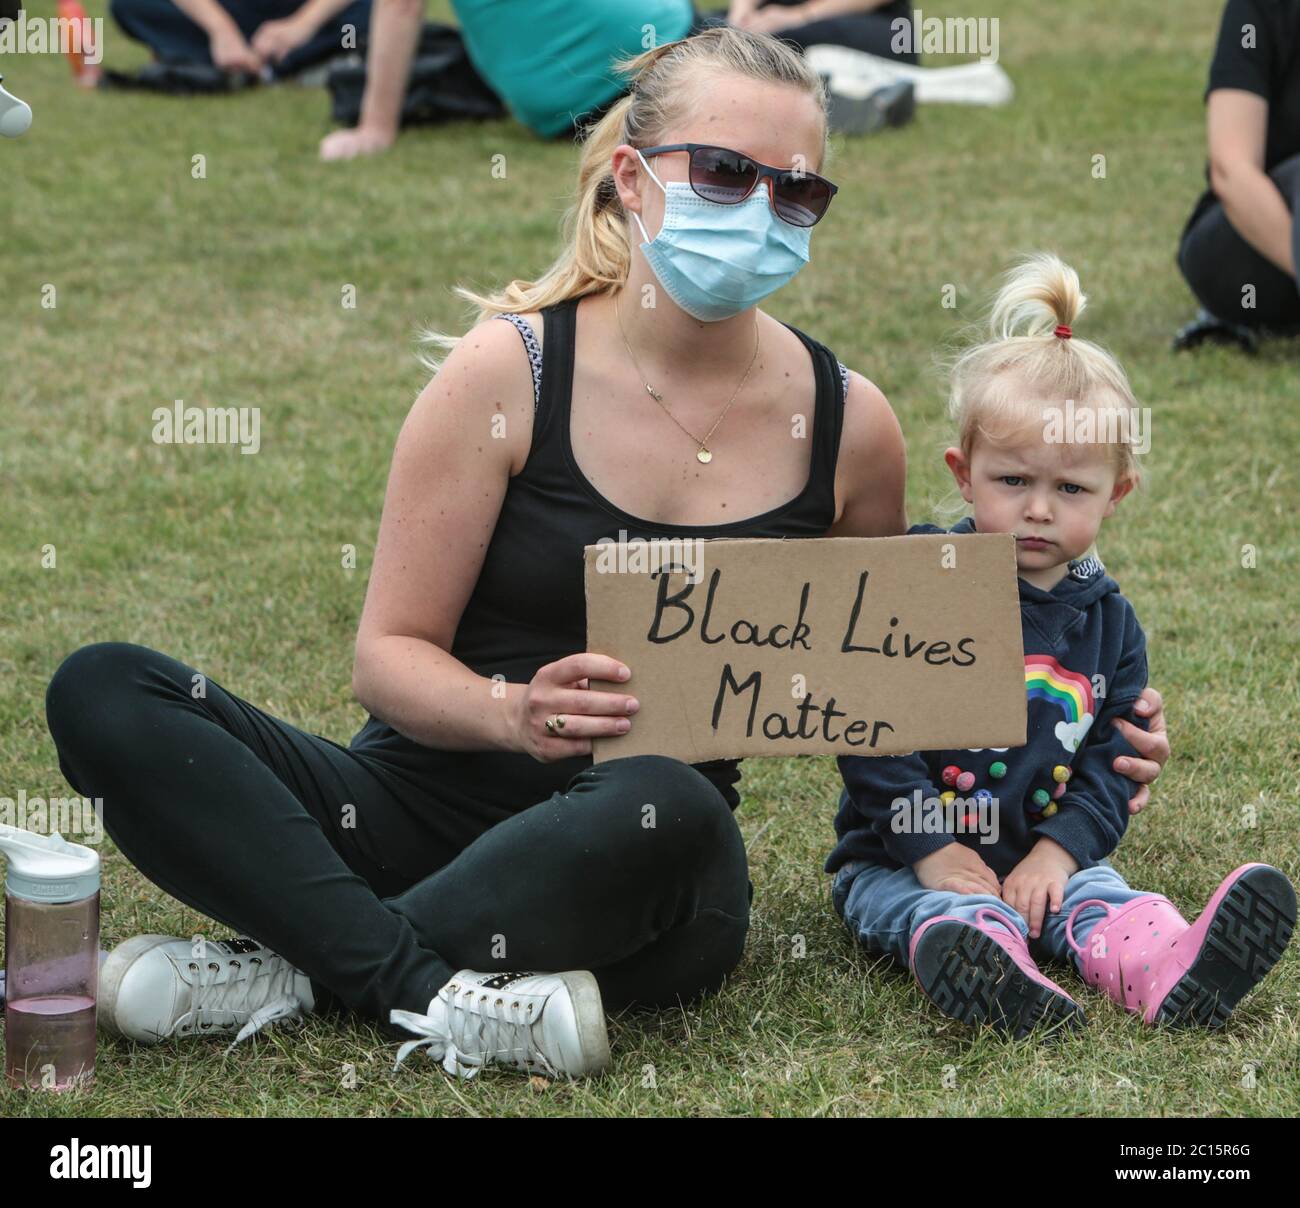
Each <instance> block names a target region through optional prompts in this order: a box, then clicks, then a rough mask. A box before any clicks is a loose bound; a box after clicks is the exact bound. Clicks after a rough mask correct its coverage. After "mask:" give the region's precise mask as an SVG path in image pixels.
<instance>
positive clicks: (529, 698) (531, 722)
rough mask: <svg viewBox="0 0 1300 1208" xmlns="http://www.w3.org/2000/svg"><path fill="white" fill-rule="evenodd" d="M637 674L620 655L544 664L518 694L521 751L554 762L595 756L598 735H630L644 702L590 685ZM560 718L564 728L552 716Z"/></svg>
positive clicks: (574, 657) (516, 716)
mask: <svg viewBox="0 0 1300 1208" xmlns="http://www.w3.org/2000/svg"><path fill="white" fill-rule="evenodd" d="M631 674H632V673H631V671H629V670H628V668H627V667H626V666H624V665H623V664H622V663H620V662H619V661H618V659H614V658H610V657H609V656H608V655H604V654H586V653H584V654H571V655H568V656H567V657H566V658H562V659H559V660H557V661H556V662H554V663H547V664H546V666H545V667H540V668H538V671H537V674H536V675H534V676H533V678H532V682H531V683H529V684H528V685H527V686H526V687H525V688H524V690H523V692H521V693H519V694H518V695H517V697H516V701H515V712H514V717H513V725H512V731H513V733H514V736H515V739H516V743H515V745H516V749H518V750H520V751H526V752H527V753H528V754H529V755H531V756H532V757H533V758H534V759H536V760H538V761H539V762H541V763H554V762H555V761H556V760H559V759H569V758H571V757H572V756H574V755H590V754H591V740H592V739H593V738H604V737H607V736H609V735H613V734H626V733H627V732H628V730H630V729H631V728H632V723H631V721H630V720H629V718H630V717H631V715H632V714H633V713H635V712H636V711H637V709H639V708H640V707H641V706H640V702H639V701H638V700H637V699H636V697H634V696H625V695H624V694H623V693H621V692H593V691H592V690H591V689H590V688H589V687H588V683H589V681H590V680H593V679H595V680H625V679H627V678H628V677H629V676H630V675H631ZM557 716H558V717H559V718H560V719H561V721H562V722H563V723H564V724H563V728H562V729H561V730H559V731H558V732H552V731H550V730H548V729H547V728H546V720H547V718H554V717H557Z"/></svg>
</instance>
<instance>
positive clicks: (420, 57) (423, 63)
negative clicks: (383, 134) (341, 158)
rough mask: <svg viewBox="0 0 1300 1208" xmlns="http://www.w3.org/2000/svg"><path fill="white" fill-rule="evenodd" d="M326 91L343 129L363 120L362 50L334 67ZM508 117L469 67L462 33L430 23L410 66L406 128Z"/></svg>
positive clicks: (404, 113) (404, 111)
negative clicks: (470, 119) (460, 120)
mask: <svg viewBox="0 0 1300 1208" xmlns="http://www.w3.org/2000/svg"><path fill="white" fill-rule="evenodd" d="M328 87H329V90H330V102H331V106H330V116H331V117H332V118H333V119H334V121H336V122H338V123H339V124H340V125H343V126H355V125H356V124H357V122H358V121H360V119H361V95H362V93H364V92H365V89H366V56H365V49H364V47H363V48H361V49H360V50H358V51H357V53H356V54H354V55H348V56H347V57H346V58H343V59H339V60H336V61H335V62H334V64H333V65H332V66H331V67H330V72H329V79H328ZM505 111H506V110H505V106H504V105H503V104H502V103H501V98H500V97H498V96H497V94H496V93H495V92H493V91H492V89H491V88H489V87H488V86H487V84H486V83H485V82H484V80H483V77H482V76H480V75H479V73H478V72H477V71H476V70H475V68H474V64H473V63H471V62H470V61H469V55H468V54H467V53H466V51H465V42H464V39H462V38H461V36H460V30H459V29H457V28H456V27H455V26H452V25H443V24H441V23H440V22H437V21H426V22H425V24H424V28H423V30H422V31H421V33H420V44H419V46H418V47H417V48H416V51H415V59H414V60H413V61H412V63H411V80H410V83H409V84H408V85H407V86H406V97H405V99H404V100H403V102H402V118H401V123H402V125H403V126H425V125H432V124H434V123H437V122H446V121H454V120H457V119H462V120H463V119H466V118H474V119H479V118H497V117H502V116H504V115H505Z"/></svg>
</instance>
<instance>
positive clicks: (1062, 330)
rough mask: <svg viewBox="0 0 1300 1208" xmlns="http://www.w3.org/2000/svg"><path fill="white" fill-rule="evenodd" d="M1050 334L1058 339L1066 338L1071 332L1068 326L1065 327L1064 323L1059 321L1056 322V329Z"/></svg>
mask: <svg viewBox="0 0 1300 1208" xmlns="http://www.w3.org/2000/svg"><path fill="white" fill-rule="evenodd" d="M1052 334H1053V335H1055V336H1056V337H1057V338H1058V339H1062V340H1068V339H1069V338H1070V336H1071V335H1072V334H1073V333H1072V332H1071V331H1070V329H1069V328H1068V327H1066V325H1065V324H1064V323H1059V324H1057V327H1056V331H1055V332H1053V333H1052Z"/></svg>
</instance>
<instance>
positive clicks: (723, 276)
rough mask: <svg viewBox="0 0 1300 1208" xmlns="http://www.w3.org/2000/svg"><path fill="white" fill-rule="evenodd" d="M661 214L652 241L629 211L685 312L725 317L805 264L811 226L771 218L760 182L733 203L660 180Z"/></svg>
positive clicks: (648, 252) (645, 249)
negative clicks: (722, 201) (712, 198)
mask: <svg viewBox="0 0 1300 1208" xmlns="http://www.w3.org/2000/svg"><path fill="white" fill-rule="evenodd" d="M637 158H638V159H640V160H641V162H642V163H643V164H645V170H646V171H647V172H649V173H650V175H651V177H653V178H654V182H655V184H657V185H658V186H659V187H660V188H661V189H663V191H664V220H663V225H662V226H661V227H660V228H659V233H658V234H657V235H656V236H655V237H654V239H651V238H650V236H649V234H648V233H647V231H646V229H645V224H644V223H643V222H642V221H641V215H640V214H637V213H636V212H635V211H634V212H633V215H632V216H633V217H634V218H635V219H636V221H637V225H638V226H639V227H640V228H641V235H642V237H643V238H644V240H645V242H644V243H642V244H641V250H642V251H643V252H644V253H645V258H646V260H647V261H648V262H649V264H650V267H651V269H653V270H654V274H655V276H656V277H658V278H659V284H660V285H662V286H663V287H664V289H665V290H667V291H668V296H669V297H670V298H671V299H672V300H673V301H674V302H676V303H677V305H678V306H680V307H681V308H682V309H683V310H684V311H685V312H686V313H687V314H688V315H693V316H694V317H695V318H697V319H702V320H705V321H707V322H713V321H715V320H718V319H729V318H731V316H732V315H738V314H740V313H741V311H744V310H748V309H749V308H750V307H751V306H755V305H757V304H758V303H759V302H761V301H762V300H763V299H764V298H766V297H767V296H768V294H770V293H774V292H775V291H776V290H778V289H780V288H781V286H783V285H784V284H785V283H786V282H787V281H789V280H790V279H791V278H792V277H793V276H794V275H795V274H796V273H797V272H798V271H799V270H800V269H801V268H803V266H804V265H805V264H807V263H808V244H809V241H810V239H811V237H812V228H811V227H799V226H794V225H793V224H791V223H788V222H786V221H784V220H783V219H781V218H778V217H777V216H776V215H775V214H774V213H773V212H772V207H771V205H770V203H769V202H768V194H767V189H766V187H764V185H763V184H762V182H760V183H759V186H758V187H757V188H756V189H755V190H754V191H753V193H751V194H750V195H749V196H748V197H747V198H745V200H744V201H742V202H741V203H740V204H739V205H723V204H722V203H721V202H716V201H709V200H708V199H707V198H704V197H701V196H699V194H697V193H696V192H695V190H694V189H692V188H691V186H690V185H689V184H687V183H685V182H684V181H675V180H674V181H670V182H669V183H668V184H667V185H665V184H664V183H663V182H662V181H661V180H660V179H659V177H657V176H655V174H654V171H653V170H652V169H651V167H650V165H649V164H648V163H646V160H645V156H643V155H642V154H641V152H640V151H638V152H637Z"/></svg>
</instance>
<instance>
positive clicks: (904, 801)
mask: <svg viewBox="0 0 1300 1208" xmlns="http://www.w3.org/2000/svg"><path fill="white" fill-rule="evenodd" d="M890 808H891V809H892V810H893V811H894V813H893V817H892V818H890V820H889V826H890V829H891V830H892V831H893V832H894V834H896V835H979V837H980V839H979V841H980V842H981V843H996V842H997V841H998V833H999V826H998V799H997V798H996V797H993V796H987V797H984V796H979V797H953V798H952V799H951V800H948V801H945V800H943V798H941V797H926V796H923V795H922V793H921V790H920V789H913V790H912V795H911V796H910V797H895V798H894V800H893V801H892V802H891V804H890Z"/></svg>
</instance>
